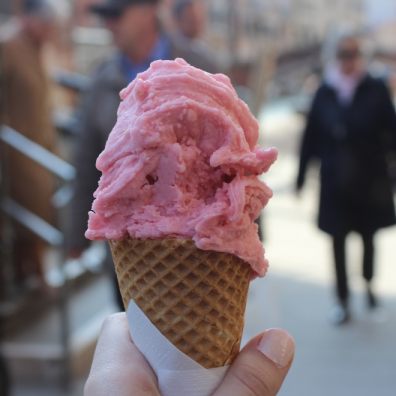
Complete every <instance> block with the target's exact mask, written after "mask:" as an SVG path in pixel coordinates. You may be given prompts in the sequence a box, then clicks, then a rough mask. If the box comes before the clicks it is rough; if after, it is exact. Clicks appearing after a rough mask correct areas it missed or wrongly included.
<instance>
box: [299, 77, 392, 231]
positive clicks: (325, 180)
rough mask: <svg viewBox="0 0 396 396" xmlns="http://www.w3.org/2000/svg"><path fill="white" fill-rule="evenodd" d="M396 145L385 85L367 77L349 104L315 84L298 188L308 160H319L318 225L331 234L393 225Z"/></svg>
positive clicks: (331, 89)
mask: <svg viewBox="0 0 396 396" xmlns="http://www.w3.org/2000/svg"><path fill="white" fill-rule="evenodd" d="M395 148H396V114H395V108H394V106H393V104H392V100H391V96H390V93H389V91H388V88H387V87H386V85H385V83H384V82H383V81H382V80H380V79H376V78H374V77H371V76H366V77H365V78H364V79H363V80H362V81H361V83H360V84H359V86H358V88H357V90H356V93H355V96H354V98H353V101H352V103H350V104H349V105H341V103H340V102H339V100H338V96H337V93H336V91H335V90H334V89H333V88H332V87H330V86H329V85H327V84H325V83H324V84H322V86H321V87H320V88H319V90H318V92H317V94H316V96H315V98H314V101H313V104H312V108H311V111H310V114H309V116H308V122H307V126H306V129H305V132H304V136H303V140H302V145H301V153H300V167H299V175H298V180H297V188H298V189H301V188H302V186H303V184H304V178H305V173H306V169H307V166H308V163H309V162H310V161H311V159H313V158H316V159H318V160H319V161H320V164H321V193H320V208H319V228H320V229H321V230H323V231H325V232H327V233H329V234H331V235H336V234H340V233H347V232H349V231H357V232H360V233H371V232H374V231H376V230H378V229H379V228H382V227H387V226H390V225H392V224H395V222H396V218H395V208H394V203H393V193H392V185H391V181H390V178H389V176H388V165H387V154H388V151H391V150H395Z"/></svg>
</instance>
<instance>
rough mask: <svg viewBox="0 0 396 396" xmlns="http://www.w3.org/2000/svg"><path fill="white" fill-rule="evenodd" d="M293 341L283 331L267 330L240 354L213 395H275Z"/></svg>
mask: <svg viewBox="0 0 396 396" xmlns="http://www.w3.org/2000/svg"><path fill="white" fill-rule="evenodd" d="M294 348H295V346H294V340H293V338H292V337H291V336H290V335H289V334H288V333H287V332H286V331H284V330H280V329H271V330H267V331H266V332H264V333H263V334H261V335H260V336H257V337H255V338H254V339H253V340H251V341H250V342H249V343H248V344H247V345H246V347H245V348H244V349H243V350H242V351H241V352H240V354H239V356H238V357H237V358H236V360H235V361H234V363H233V364H232V366H231V367H230V369H229V370H228V373H227V375H226V377H225V379H224V381H223V382H222V384H221V385H220V387H219V388H218V389H217V391H216V392H215V393H214V395H213V396H228V395H233V396H274V395H276V394H277V393H278V391H279V389H280V387H281V385H282V383H283V381H284V379H285V377H286V375H287V372H288V371H289V368H290V366H291V363H292V361H293V356H294Z"/></svg>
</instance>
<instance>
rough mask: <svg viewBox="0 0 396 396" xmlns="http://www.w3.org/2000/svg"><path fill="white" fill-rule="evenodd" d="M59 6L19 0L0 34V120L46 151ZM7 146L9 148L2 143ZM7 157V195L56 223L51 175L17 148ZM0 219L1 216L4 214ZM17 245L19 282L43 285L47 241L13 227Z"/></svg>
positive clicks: (50, 140)
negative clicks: (47, 65)
mask: <svg viewBox="0 0 396 396" xmlns="http://www.w3.org/2000/svg"><path fill="white" fill-rule="evenodd" d="M55 19H56V14H55V10H54V9H53V8H52V7H51V4H50V3H49V2H48V1H47V0H23V1H21V7H20V14H19V15H18V16H17V17H16V18H14V19H13V20H12V21H11V22H10V24H8V25H5V26H3V27H2V31H1V33H0V125H2V124H5V125H8V126H9V127H11V128H13V129H15V130H17V131H18V132H19V133H21V134H23V135H24V136H26V137H27V138H29V139H30V140H32V141H34V142H36V143H37V144H39V145H41V146H42V147H44V148H46V149H47V150H50V151H54V150H55V145H56V142H55V133H54V129H53V127H52V123H51V111H50V98H49V81H48V78H47V75H46V72H45V69H44V66H43V61H42V58H41V56H42V50H43V48H44V44H46V43H47V41H48V40H49V39H50V36H51V34H52V32H53V29H54V27H55ZM4 150H5V148H4ZM4 153H5V154H6V155H4V158H7V161H6V163H5V164H4V163H3V165H5V167H6V169H7V170H8V173H7V177H6V180H7V190H8V191H7V194H8V195H9V196H10V197H11V198H12V199H13V200H15V201H16V202H17V203H18V204H19V205H21V206H23V207H25V208H26V209H28V210H29V211H31V212H33V213H34V214H35V215H37V216H39V217H41V218H42V219H43V220H45V221H47V222H49V223H52V222H53V221H54V213H53V209H52V206H51V197H52V193H53V191H54V182H55V181H54V179H53V177H52V175H51V174H50V173H49V172H47V171H45V170H44V169H43V168H42V167H40V166H39V165H37V164H35V163H34V162H33V161H31V160H29V159H27V158H26V157H24V156H23V155H22V154H18V153H17V152H15V151H13V150H11V149H10V150H7V151H6V152H5V151H4V152H3V154H4ZM0 220H1V219H0ZM14 231H15V238H14V244H13V252H14V261H13V265H14V268H15V274H16V278H17V282H18V283H20V284H23V283H25V282H27V281H28V280H31V278H37V277H38V278H39V280H41V281H42V285H43V286H44V280H43V276H42V275H43V273H42V268H41V259H42V255H43V253H44V250H45V248H46V245H45V244H44V242H42V241H41V240H39V239H38V238H37V237H35V236H34V235H33V234H32V233H30V232H28V231H27V230H25V229H23V228H22V227H17V226H15V229H14Z"/></svg>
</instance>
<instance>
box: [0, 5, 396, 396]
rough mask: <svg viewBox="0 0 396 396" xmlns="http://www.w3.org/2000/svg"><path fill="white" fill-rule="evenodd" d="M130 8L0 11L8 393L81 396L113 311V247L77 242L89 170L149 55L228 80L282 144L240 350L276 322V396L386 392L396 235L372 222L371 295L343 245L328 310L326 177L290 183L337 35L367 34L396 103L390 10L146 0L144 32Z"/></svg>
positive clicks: (0, 315) (394, 21) (0, 273)
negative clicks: (264, 267)
mask: <svg viewBox="0 0 396 396" xmlns="http://www.w3.org/2000/svg"><path fill="white" fill-rule="evenodd" d="M104 3H105V5H106V6H108V8H106V7H105V8H103V4H104ZM126 3H128V5H126V6H125V7H126V8H122V9H118V8H117V7H118V6H114V4H119V2H117V1H110V0H108V1H107V2H106V1H105V2H103V1H100V0H53V1H51V0H46V1H44V0H43V1H38V0H36V1H34V0H31V1H29V0H27V1H25V0H21V1H17V0H0V26H1V29H0V30H1V33H0V126H1V129H0V160H1V168H0V171H1V173H0V175H1V176H0V183H1V184H0V204H1V217H0V227H1V230H0V238H1V245H0V249H1V250H0V260H1V266H0V319H1V322H0V326H1V328H0V337H1V338H0V343H1V349H0V372H1V374H0V376H1V382H0V395H1V396H3V395H12V396H28V395H43V396H44V395H52V396H55V395H82V392H83V385H84V382H85V379H86V377H87V374H88V372H89V368H90V363H91V359H92V353H93V350H94V347H95V343H96V339H97V336H98V334H99V331H100V327H101V324H102V322H103V320H104V318H106V316H108V315H109V314H110V313H112V312H116V311H118V310H119V296H118V295H117V292H116V290H115V285H114V284H115V283H114V282H115V281H114V274H113V272H112V269H111V263H110V264H109V263H108V261H109V260H108V253H107V250H106V247H105V246H104V245H103V244H101V243H93V244H90V245H88V244H87V242H86V241H85V240H84V238H83V231H84V227H85V224H86V220H87V218H86V217H87V216H86V213H87V212H88V210H89V208H88V209H87V208H86V205H87V203H86V202H88V205H89V203H90V202H91V197H92V192H93V191H92V188H94V186H95V184H96V183H97V174H96V173H95V169H94V160H95V158H96V156H97V154H98V153H99V152H100V150H101V149H102V148H103V145H104V141H105V139H106V135H107V134H108V133H109V132H110V130H111V128H112V126H113V125H114V121H115V110H116V108H117V105H118V96H117V95H118V94H117V93H118V91H119V90H120V89H121V88H122V87H123V86H125V85H126V84H127V83H128V82H129V81H131V80H132V79H133V78H134V76H135V75H136V73H137V72H139V71H142V70H144V69H145V68H146V67H147V66H148V64H149V63H150V61H151V60H154V59H160V58H163V59H169V58H172V57H174V56H183V57H185V58H186V59H187V60H188V61H189V62H191V63H192V64H195V65H196V66H199V67H202V68H204V69H206V70H208V71H219V72H223V73H225V74H227V75H229V76H230V78H231V79H232V81H233V83H234V85H235V87H236V88H237V90H238V92H239V94H240V96H241V97H242V98H243V99H244V100H245V101H246V102H247V103H248V104H249V106H250V108H251V110H252V112H253V113H254V114H255V115H256V116H257V118H258V119H259V121H260V126H261V143H262V144H264V145H265V146H276V147H277V148H278V149H279V153H280V155H279V160H278V161H277V163H276V164H275V165H274V167H273V168H272V169H271V171H270V172H269V173H268V175H265V180H266V182H267V183H268V184H269V185H270V186H271V187H272V188H273V190H274V193H275V196H274V198H273V200H272V201H271V202H270V204H269V205H268V207H267V208H266V209H265V211H264V213H263V215H262V218H261V231H262V234H263V239H264V245H265V249H266V255H267V257H268V259H269V261H270V272H269V274H268V276H267V277H266V278H264V279H260V280H256V281H255V282H253V283H252V286H251V290H250V296H249V302H248V307H247V317H246V328H245V335H244V339H245V340H247V339H249V338H250V337H252V336H253V335H255V334H256V333H258V332H260V331H262V330H263V329H264V328H270V327H283V328H285V329H287V330H288V331H289V332H290V333H291V334H293V335H294V337H295V339H296V343H297V355H296V359H295V364H294V366H293V368H292V371H291V373H290V375H289V377H288V379H287V381H286V383H285V384H284V386H283V389H282V390H281V392H280V395H282V396H300V395H304V396H316V395H321V396H327V395H329V396H330V395H334V394H337V395H349V396H353V395H359V396H365V395H373V394H376V395H378V396H393V395H395V389H396V377H395V369H394V367H395V364H396V358H395V356H396V338H395V336H394V334H395V328H396V289H395V281H396V266H395V264H396V263H395V262H396V254H395V249H396V248H395V246H396V244H395V243H396V242H395V241H396V230H395V228H394V227H390V228H382V227H378V229H379V228H380V230H379V232H378V233H376V249H375V279H374V283H373V282H370V283H369V286H368V283H367V281H369V280H368V279H367V277H366V282H365V280H364V279H363V277H362V276H361V272H362V269H361V267H362V265H361V262H362V257H363V248H362V243H361V240H360V238H359V235H358V234H356V233H350V234H348V238H347V248H346V262H347V273H348V274H349V287H350V298H349V299H348V301H347V300H346V299H345V298H344V299H343V298H342V297H340V293H339V290H338V298H337V297H335V296H337V293H335V290H334V289H335V287H334V285H335V275H334V269H333V266H334V264H333V253H332V243H331V239H330V238H329V236H328V235H326V234H325V233H323V232H321V231H319V230H318V228H317V226H316V218H317V211H318V205H319V204H318V199H319V189H320V183H319V170H318V167H314V166H313V167H310V168H309V170H308V172H307V176H306V181H305V188H304V190H303V191H302V192H300V193H298V192H297V190H298V188H296V183H297V182H296V180H297V174H298V170H299V158H300V154H301V153H300V145H301V139H302V136H303V134H304V130H305V126H306V124H307V115H308V114H309V112H310V107H311V103H312V99H313V96H314V94H315V92H316V91H317V89H318V87H319V86H320V84H321V80H322V76H323V75H325V73H326V68H327V66H328V64H329V63H331V57H332V55H331V53H332V51H333V52H334V46H335V45H336V44H334V43H337V40H338V38H339V37H340V35H341V34H343V33H345V32H353V35H354V37H356V35H358V36H359V39H360V40H361V42H362V43H364V44H361V45H362V46H364V52H365V57H366V58H367V60H366V61H365V62H366V66H365V67H367V69H368V70H369V71H370V73H371V75H373V76H375V78H377V79H380V80H381V81H384V82H385V83H386V84H387V86H388V87H389V93H390V97H392V98H393V97H394V93H395V92H396V91H395V90H396V43H395V40H394V37H395V34H396V3H395V2H394V1H393V0H349V1H348V2H346V1H343V0H333V1H332V2H328V1H325V0H293V1H291V0H282V1H280V0H211V1H210V2H209V1H205V0H195V1H184V0H183V1H179V0H163V1H162V2H160V4H155V1H149V0H148V1H147V2H145V5H144V7H146V8H144V10H143V14H140V19H141V20H142V21H143V22H140V23H139V22H138V21H137V20H136V16H135V15H133V12H131V13H130V15H129V14H128V15H127V11H126V10H127V9H128V10H129V8H133V9H134V8H135V7H140V6H141V4H140V5H139V6H138V5H136V4H135V2H134V1H133V0H132V1H130V2H128V1H127V2H126ZM146 3H147V4H146ZM95 4H99V5H100V6H102V8H101V7H100V6H99V7H97V8H95V7H94V6H95ZM92 7H94V8H92ZM114 7H115V8H114ZM123 7H124V6H123ZM140 11H142V10H140ZM153 16H154V17H153ZM128 18H130V19H128ZM153 21H154V23H153ZM138 25H139V26H140V25H142V26H140V30H139V29H137V28H136V29H133V28H130V27H131V26H138ZM142 32H143V33H144V34H143V33H142ZM139 34H140V35H139ZM147 37H153V38H154V39H153V42H152V43H151V42H150V40H148V38H147ZM139 40H140V41H139ZM145 40H147V42H146V41H145ZM131 43H135V44H133V45H131ZM150 43H151V44H150ZM150 45H151V46H152V48H151V47H150ZM147 48H149V50H147ZM150 48H151V49H150ZM338 50H340V48H338ZM344 50H345V48H344ZM349 50H350V49H349ZM359 51H360V50H359ZM362 52H363V51H362ZM343 54H344V55H345V51H344V52H343ZM355 55H356V54H355ZM337 56H338V55H337ZM340 56H341V55H340ZM346 56H348V53H347V54H346ZM349 56H351V54H350V52H349ZM352 56H353V54H352ZM373 106H374V105H373ZM384 106H385V105H384ZM374 107H375V106H374ZM388 110H389V109H388ZM373 111H375V109H374V110H373ZM392 111H393V112H394V110H389V111H388V113H387V114H390V116H389V117H390V118H391V119H392V120H391V121H390V124H389V125H390V126H389V128H388V129H389V130H390V132H391V133H393V139H394V140H393V142H395V141H396V129H393V130H392V125H393V126H395V128H396V124H392V122H393V118H392V117H393V115H392V114H391V112H392ZM389 112H390V113H389ZM358 114H359V113H358ZM377 119H378V120H380V119H381V118H377ZM395 119H396V118H395ZM391 124H392V125H391ZM102 131H103V132H102ZM392 144H393V143H389V148H391V147H392ZM393 148H394V149H395V148H396V145H394V146H393ZM391 151H392V150H389V153H388V152H387V155H386V164H387V168H388V169H387V171H388V172H389V173H388V175H389V180H388V181H389V185H391V184H390V183H392V180H393V182H394V181H395V180H396V178H395V171H394V170H395V166H394V164H395V161H394V159H393V158H394V152H395V150H393V153H392V152H391ZM370 160H371V159H369V158H368V159H367V161H370ZM384 161H385V160H384ZM91 180H93V182H92V183H93V187H91V185H92V183H90V181H91ZM363 192H364V191H362V193H363ZM365 193H366V192H365ZM390 207H392V205H391V206H390ZM366 214H367V213H365V212H364V211H363V212H362V213H361V216H365V215H366ZM390 217H391V218H390V220H389V225H392V223H393V222H394V221H393V218H392V215H391V216H390ZM387 225H388V224H387ZM375 231H377V229H375ZM372 234H374V231H373V232H372ZM368 293H369V295H368ZM370 295H371V296H373V295H375V301H373V300H370ZM334 305H336V308H337V309H338V310H336V311H334ZM340 315H341V316H340ZM343 315H344V316H343Z"/></svg>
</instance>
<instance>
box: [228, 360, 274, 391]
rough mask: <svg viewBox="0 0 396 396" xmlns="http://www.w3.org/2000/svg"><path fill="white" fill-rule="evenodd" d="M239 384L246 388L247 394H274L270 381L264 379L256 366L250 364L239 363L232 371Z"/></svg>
mask: <svg viewBox="0 0 396 396" xmlns="http://www.w3.org/2000/svg"><path fill="white" fill-rule="evenodd" d="M233 375H234V377H235V378H236V380H237V381H238V382H239V383H240V385H241V386H242V387H243V388H245V389H246V392H247V393H246V395H249V396H272V395H275V392H274V389H273V387H272V384H271V383H268V382H267V381H266V376H265V375H263V373H262V372H261V371H260V370H259V368H258V367H255V366H252V365H250V364H246V363H244V364H241V365H240V366H239V367H238V370H235V371H234V373H233Z"/></svg>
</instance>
